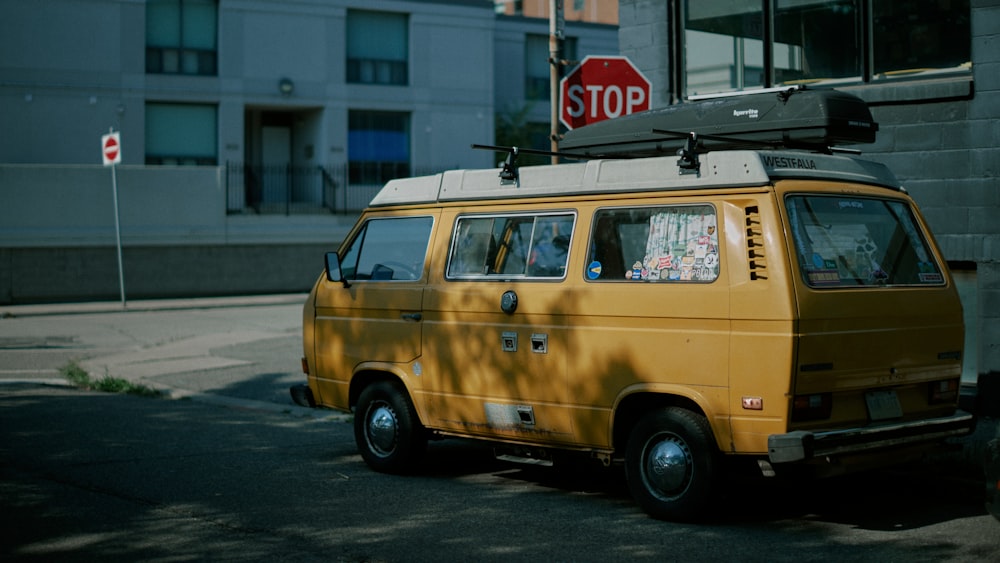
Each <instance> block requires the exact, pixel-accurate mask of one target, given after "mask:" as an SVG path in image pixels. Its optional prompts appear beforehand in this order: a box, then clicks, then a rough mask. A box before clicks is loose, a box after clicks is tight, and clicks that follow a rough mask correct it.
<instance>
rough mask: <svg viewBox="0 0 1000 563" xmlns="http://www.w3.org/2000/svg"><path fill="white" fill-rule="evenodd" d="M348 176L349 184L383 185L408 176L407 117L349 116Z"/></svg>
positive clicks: (359, 113) (385, 114) (387, 114)
mask: <svg viewBox="0 0 1000 563" xmlns="http://www.w3.org/2000/svg"><path fill="white" fill-rule="evenodd" d="M348 129H349V130H348V132H347V157H348V176H349V181H350V183H352V184H384V183H386V182H388V181H389V180H392V179H394V178H405V177H407V176H409V175H410V118H409V115H407V114H405V113H395V112H385V111H352V112H350V113H349V115H348Z"/></svg>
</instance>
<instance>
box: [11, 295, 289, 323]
mask: <svg viewBox="0 0 1000 563" xmlns="http://www.w3.org/2000/svg"><path fill="white" fill-rule="evenodd" d="M306 297H307V294H305V293H282V294H274V295H242V296H234V297H228V296H227V297H184V298H174V299H137V300H134V301H129V300H128V299H126V301H125V305H124V306H122V302H121V301H90V302H80V303H38V304H30V305H0V319H4V318H10V317H14V318H17V317H36V316H43V315H72V314H92V313H122V312H140V311H167V310H184V309H213V308H220V307H244V306H248V305H249V306H259V305H290V304H295V303H304V302H305V300H306Z"/></svg>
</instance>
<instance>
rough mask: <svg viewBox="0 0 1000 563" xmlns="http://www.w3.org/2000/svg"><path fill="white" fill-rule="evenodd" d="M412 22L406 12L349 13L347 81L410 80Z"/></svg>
mask: <svg viewBox="0 0 1000 563" xmlns="http://www.w3.org/2000/svg"><path fill="white" fill-rule="evenodd" d="M408 27H409V22H408V20H407V16H406V14H394V13H388V12H366V11H362V10H349V11H348V12H347V82H350V83H353V84H392V85H397V86H405V85H406V84H407V83H408V82H409V70H408V67H409V31H408Z"/></svg>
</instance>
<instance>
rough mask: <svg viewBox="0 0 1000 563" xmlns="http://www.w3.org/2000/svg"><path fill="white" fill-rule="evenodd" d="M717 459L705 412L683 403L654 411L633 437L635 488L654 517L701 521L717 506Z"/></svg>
mask: <svg viewBox="0 0 1000 563" xmlns="http://www.w3.org/2000/svg"><path fill="white" fill-rule="evenodd" d="M716 458H717V448H716V447H715V440H714V438H713V437H712V428H711V427H710V426H709V424H708V421H707V420H706V419H705V417H703V416H701V415H698V414H695V413H693V412H691V411H689V410H687V409H682V408H677V407H669V408H665V409H661V410H657V411H653V412H650V413H648V414H647V415H645V416H644V417H642V419H640V420H639V423H638V424H636V426H635V428H634V429H633V430H632V434H631V435H630V436H629V441H628V448H627V449H626V452H625V476H626V479H627V481H628V487H629V491H630V492H631V493H632V497H633V498H634V499H635V501H636V502H637V503H638V504H639V506H640V507H642V509H643V510H645V511H646V512H647V513H648V514H649V515H650V516H652V517H654V518H659V519H663V520H680V521H690V520H699V519H701V518H703V517H704V516H705V515H706V514H707V512H708V511H709V510H710V509H712V508H715V506H714V504H715V503H714V500H715V480H716V477H715V475H716V472H717V470H718V469H717V468H718V463H717V459H716Z"/></svg>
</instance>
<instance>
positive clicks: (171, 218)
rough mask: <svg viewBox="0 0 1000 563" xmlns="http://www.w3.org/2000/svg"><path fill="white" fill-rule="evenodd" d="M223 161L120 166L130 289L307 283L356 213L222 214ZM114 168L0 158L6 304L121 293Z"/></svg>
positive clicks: (0, 277)
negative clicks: (218, 164) (219, 164)
mask: <svg viewBox="0 0 1000 563" xmlns="http://www.w3.org/2000/svg"><path fill="white" fill-rule="evenodd" d="M224 171H225V170H224V169H223V168H220V167H145V166H119V167H117V184H118V208H119V217H120V231H121V241H122V247H123V250H122V259H123V264H124V267H123V271H124V277H125V288H126V294H127V295H128V296H129V297H146V298H150V297H178V296H197V295H233V294H253V293H270V292H277V293H282V292H295V291H304V290H305V289H308V287H309V286H311V284H312V282H313V281H315V277H316V275H317V273H318V272H319V271H320V270H321V269H322V267H323V259H322V256H323V253H324V252H326V251H329V250H335V249H336V247H337V245H338V244H339V243H340V241H341V240H343V238H344V236H345V235H346V234H347V232H348V230H349V229H350V227H351V225H353V223H354V220H355V216H353V215H350V216H346V215H291V216H283V215H275V216H256V215H227V214H226V208H225V203H226V198H225V184H224ZM113 194H114V190H113V189H112V169H111V168H105V167H103V166H99V165H98V166H95V165H63V166H41V165H0V304H6V303H32V302H44V301H72V300H94V299H115V298H117V296H118V295H119V283H118V260H117V243H116V231H115V212H114V197H113Z"/></svg>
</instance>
